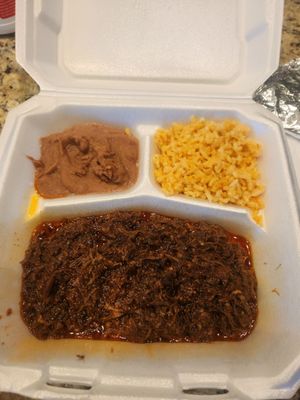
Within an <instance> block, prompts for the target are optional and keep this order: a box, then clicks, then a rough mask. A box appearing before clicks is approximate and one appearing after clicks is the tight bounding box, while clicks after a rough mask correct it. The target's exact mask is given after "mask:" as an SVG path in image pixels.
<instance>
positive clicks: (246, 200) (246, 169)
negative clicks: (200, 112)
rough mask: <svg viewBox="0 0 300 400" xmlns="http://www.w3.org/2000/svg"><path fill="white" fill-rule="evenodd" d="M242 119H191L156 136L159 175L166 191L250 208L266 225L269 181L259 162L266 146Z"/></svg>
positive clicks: (255, 218)
mask: <svg viewBox="0 0 300 400" xmlns="http://www.w3.org/2000/svg"><path fill="white" fill-rule="evenodd" d="M250 133H251V130H250V128H249V127H248V126H246V125H244V124H242V123H240V122H239V121H237V120H233V119H226V120H223V121H212V120H208V119H204V118H197V117H192V118H191V120H190V122H188V123H173V124H172V125H171V126H170V127H168V128H166V129H158V130H157V132H156V134H155V144H156V147H157V150H158V152H157V154H155V155H154V157H153V164H154V176H155V179H156V180H157V182H158V183H159V184H160V185H161V187H162V190H163V191H164V193H166V194H167V195H175V194H184V195H186V196H190V197H194V198H197V199H206V200H209V201H211V202H215V203H220V204H233V205H237V206H241V207H246V208H248V209H249V210H250V211H251V214H252V217H253V218H254V220H255V221H256V222H257V223H259V224H261V223H262V217H261V214H262V213H261V211H262V209H263V207H264V203H263V200H262V194H263V192H264V185H263V184H262V183H261V181H260V172H259V169H258V166H257V161H258V158H259V157H260V156H261V152H262V146H261V144H260V143H258V142H257V141H255V140H254V139H252V138H251V137H249V135H250Z"/></svg>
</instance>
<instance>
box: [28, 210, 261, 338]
mask: <svg viewBox="0 0 300 400" xmlns="http://www.w3.org/2000/svg"><path fill="white" fill-rule="evenodd" d="M22 266H23V277H22V292H21V315H22V318H23V320H24V322H25V324H26V325H27V327H28V328H29V330H30V331H31V333H32V334H33V335H34V336H36V337H37V338H39V339H47V338H56V339H59V338H89V339H111V340H125V341H130V342H140V343H146V342H211V341H215V340H241V339H243V338H245V337H246V336H247V335H249V334H250V333H251V331H252V330H253V328H254V325H255V321H256V317H257V297H256V295H257V283H256V277H255V272H254V268H253V265H252V261H251V253H250V246H249V243H248V241H247V240H246V239H244V238H243V237H241V236H237V235H234V234H232V233H230V232H228V231H226V230H225V229H223V228H222V227H221V226H219V225H214V224H209V223H207V222H204V221H198V222H191V221H189V220H186V219H180V218H175V217H167V216H163V215H159V214H156V213H149V212H140V211H130V212H111V213H108V214H104V215H99V216H89V217H78V218H73V219H65V220H62V221H56V222H46V223H44V224H41V225H40V226H38V227H37V228H36V230H35V231H34V233H33V236H32V238H31V242H30V245H29V247H28V249H27V251H26V255H25V258H24V260H23V262H22Z"/></svg>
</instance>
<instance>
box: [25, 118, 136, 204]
mask: <svg viewBox="0 0 300 400" xmlns="http://www.w3.org/2000/svg"><path fill="white" fill-rule="evenodd" d="M138 153H139V146H138V140H137V139H136V138H135V137H134V136H132V135H130V134H127V133H126V132H125V130H124V129H122V128H119V127H115V126H111V125H105V124H100V123H87V124H81V125H75V126H73V127H71V128H69V129H66V130H65V131H63V132H59V133H54V134H51V135H48V136H45V137H43V138H41V158H40V159H39V160H34V159H33V158H32V157H29V158H30V159H31V160H32V162H33V164H34V166H35V187H36V190H37V192H38V193H39V194H40V195H41V196H42V197H45V198H54V197H63V196H67V195H69V194H72V193H73V194H86V193H105V192H112V191H116V190H124V189H127V188H128V187H130V186H131V185H133V184H134V183H135V182H136V179H137V175H138V166H137V163H138Z"/></svg>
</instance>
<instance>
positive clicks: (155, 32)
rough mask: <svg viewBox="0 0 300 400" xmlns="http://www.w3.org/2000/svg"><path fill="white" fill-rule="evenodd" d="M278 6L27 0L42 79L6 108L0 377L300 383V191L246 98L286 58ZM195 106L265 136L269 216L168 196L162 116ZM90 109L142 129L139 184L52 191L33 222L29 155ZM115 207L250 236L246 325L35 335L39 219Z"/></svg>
mask: <svg viewBox="0 0 300 400" xmlns="http://www.w3.org/2000/svg"><path fill="white" fill-rule="evenodd" d="M282 7H283V1H282V0H226V2H225V1H220V0H210V1H207V0H184V1H182V0H154V1H147V0H127V1H124V0H123V1H122V0H110V1H108V0H84V1H83V0H51V1H49V0H19V1H17V57H18V60H19V62H20V63H21V64H22V65H23V66H24V68H25V69H26V70H27V71H28V72H29V73H30V74H31V75H32V76H33V77H34V78H35V79H36V80H37V82H38V83H39V84H40V86H41V92H40V94H39V95H38V96H35V97H33V98H32V99H30V100H29V101H27V102H26V103H24V104H23V105H21V106H20V107H18V108H16V109H15V110H13V111H12V112H10V114H9V116H8V118H7V122H6V124H5V128H4V130H3V133H2V134H1V138H0V165H1V170H0V210H1V214H0V254H1V261H0V315H2V316H3V318H2V319H1V320H0V390H2V391H11V392H16V393H20V394H23V395H27V396H32V397H35V398H47V399H71V398H72V399H75V398H76V399H100V398H101V399H112V398H129V397H136V398H142V399H150V398H151V399H153V398H169V399H170V398H172V399H173V398H176V399H178V398H180V399H181V398H182V399H185V398H186V399H188V398H191V397H192V396H193V397H196V398H201V399H206V398H214V395H215V396H216V397H217V398H218V399H222V398H230V399H271V398H272V399H275V398H277V399H278V398H281V399H283V398H289V397H291V396H292V394H293V393H294V392H295V391H296V389H297V388H298V386H299V384H300V319H299V318H298V310H299V309H300V291H299V290H298V288H299V287H300V273H299V267H300V229H299V204H298V194H297V193H296V190H297V189H296V183H295V178H294V173H293V170H292V169H293V168H292V166H291V163H290V159H289V153H288V150H287V143H286V139H285V135H284V132H283V129H282V126H281V124H280V123H279V121H278V120H277V119H276V118H274V117H273V116H272V115H271V114H270V113H268V112H267V111H265V110H264V109H263V108H262V107H260V106H259V105H257V104H255V103H254V102H253V101H252V100H251V93H252V91H253V90H254V89H255V88H256V87H257V86H258V85H259V84H260V83H261V82H262V81H263V80H264V79H265V78H266V77H267V76H269V75H270V74H271V72H272V71H273V70H274V69H275V68H276V66H277V63H278V56H279V44H280V27H281V24H282ZM191 115H199V116H204V117H208V118H224V117H233V118H237V119H239V120H241V121H243V122H246V123H247V124H249V125H250V126H251V127H252V128H253V132H254V135H255V137H257V139H258V140H259V141H261V142H262V143H263V147H264V151H263V157H262V160H261V170H262V173H263V179H264V181H265V182H266V187H267V189H266V194H265V202H266V208H265V214H264V219H265V224H264V226H263V227H259V226H257V225H256V224H255V223H254V222H253V220H252V219H251V217H250V216H249V214H248V213H247V212H246V211H245V210H242V209H240V208H238V207H224V206H219V205H216V204H211V203H208V202H205V201H195V200H191V199H188V198H186V197H182V196H174V197H166V196H164V195H163V193H162V192H161V190H160V189H159V187H158V186H157V184H156V183H155V182H154V179H153V173H152V168H151V157H152V154H153V152H154V151H155V149H154V146H153V140H152V139H153V135H154V132H155V130H156V128H157V127H159V126H165V125H167V124H169V123H170V122H172V121H176V120H187V119H188V118H189V117H190V116H191ZM83 121H106V122H111V123H116V124H121V125H123V126H127V127H130V128H131V129H132V131H133V132H134V134H135V135H136V136H137V137H138V139H139V141H140V173H139V178H138V181H137V183H136V185H134V187H132V188H131V189H129V190H127V191H126V192H123V193H117V194H109V195H86V196H70V197H67V198H63V199H57V200H42V201H41V202H40V204H39V209H38V213H37V214H36V216H35V217H34V218H33V219H31V220H26V218H25V215H26V209H27V207H28V202H29V199H30V196H31V194H32V192H33V187H34V171H33V167H32V165H31V163H30V162H29V161H28V160H27V159H26V155H31V156H33V157H38V156H39V138H40V137H42V136H44V135H46V134H48V133H51V132H56V131H59V130H62V129H64V128H66V127H69V126H71V125H73V124H76V123H79V122H83ZM116 208H121V209H134V208H139V209H140V208H144V209H149V210H154V211H159V212H162V213H166V214H171V215H172V214H175V215H179V216H182V217H186V218H191V219H202V218H203V219H206V220H208V221H212V222H217V223H220V224H222V225H223V226H224V227H226V228H228V229H230V230H232V231H234V232H236V233H240V234H242V235H244V236H246V237H247V238H249V240H250V241H251V243H252V250H253V260H254V266H255V269H256V274H257V279H258V303H259V316H258V322H257V326H256V328H255V330H254V332H253V333H252V334H251V335H250V337H249V338H247V339H246V340H244V341H242V342H238V343H236V342H227V343H225V342H224V343H222V342H219V343H212V344H147V345H140V344H139V345H137V344H129V343H119V342H109V341H106V342H104V341H103V342H102V341H91V340H90V341H87V340H69V339H68V340H48V341H38V340H37V339H35V338H34V337H32V336H31V335H30V334H29V332H28V331H27V329H26V327H25V325H24V324H23V323H22V321H21V318H20V315H19V306H18V304H19V294H20V284H21V266H20V260H22V258H23V256H24V251H25V248H26V246H27V244H28V241H29V237H30V233H31V230H32V228H33V227H34V226H35V225H36V224H37V223H38V222H39V221H41V220H45V219H49V218H56V217H62V216H69V215H78V214H88V213H99V212H105V211H109V210H112V209H116ZM274 288H276V289H277V291H278V293H279V294H280V296H278V295H277V294H276V293H274V292H272V290H273V289H274ZM7 308H12V309H13V314H12V315H11V316H9V317H6V316H5V310H7ZM2 343H4V344H2ZM76 355H85V358H84V359H83V360H81V359H79V358H78V357H76ZM217 393H219V394H217Z"/></svg>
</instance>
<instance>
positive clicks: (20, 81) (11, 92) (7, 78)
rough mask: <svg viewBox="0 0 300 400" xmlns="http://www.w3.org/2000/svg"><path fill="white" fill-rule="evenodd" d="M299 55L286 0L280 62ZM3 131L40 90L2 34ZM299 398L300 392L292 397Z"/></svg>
mask: <svg viewBox="0 0 300 400" xmlns="http://www.w3.org/2000/svg"><path fill="white" fill-rule="evenodd" d="M298 57H300V0H285V9H284V23H283V34H282V43H281V56H280V63H281V64H284V63H286V62H288V61H290V60H291V59H293V58H298ZM0 82H1V89H0V130H1V128H2V126H3V124H4V122H5V117H6V114H7V112H8V111H9V110H11V109H12V108H13V107H15V106H16V105H18V104H20V103H22V102H24V101H25V100H27V99H28V98H30V97H31V96H33V95H34V94H36V93H38V91H39V88H38V86H37V84H36V83H35V82H34V81H33V80H32V79H31V78H30V76H29V75H28V74H27V73H26V72H25V71H24V70H23V69H22V68H21V67H20V65H19V64H18V63H17V62H16V58H15V39H14V37H13V36H10V37H0ZM21 399H23V400H25V398H24V397H21V396H17V395H14V394H7V393H0V400H21ZM293 399H294V400H296V399H297V400H300V391H299V392H298V393H297V394H296V395H295V397H294V398H293Z"/></svg>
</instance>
